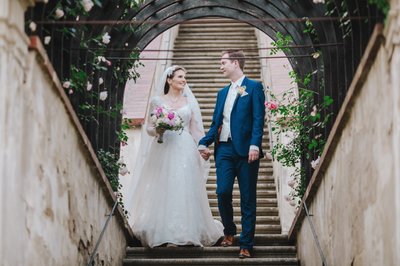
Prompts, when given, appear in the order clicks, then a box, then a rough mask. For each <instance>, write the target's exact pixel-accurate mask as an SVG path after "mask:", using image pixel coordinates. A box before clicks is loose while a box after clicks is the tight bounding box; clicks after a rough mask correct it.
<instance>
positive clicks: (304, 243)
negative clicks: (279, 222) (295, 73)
mask: <svg viewBox="0 0 400 266" xmlns="http://www.w3.org/2000/svg"><path fill="white" fill-rule="evenodd" d="M399 8H400V1H398V0H397V1H392V11H391V13H390V16H389V19H388V22H387V25H385V31H384V32H382V31H379V29H377V30H376V31H375V34H374V36H373V37H372V38H371V41H370V43H369V46H368V48H367V51H366V53H365V55H364V57H363V60H362V62H361V64H360V66H359V69H358V71H357V73H356V75H355V79H354V81H353V83H352V85H351V87H350V89H349V93H348V95H347V98H346V101H345V103H344V105H343V108H342V110H341V111H340V113H339V116H338V119H337V120H336V122H335V125H334V130H333V131H332V132H331V135H330V137H329V139H328V143H327V147H326V149H325V152H324V154H323V156H322V158H321V161H320V165H319V166H318V168H317V169H316V172H315V173H314V176H313V178H312V181H311V184H310V186H309V188H308V190H307V192H306V195H305V197H304V200H305V202H306V203H307V204H308V205H309V206H308V207H309V209H310V212H311V214H312V215H313V216H312V218H311V219H312V221H313V223H314V225H315V229H316V232H317V235H318V238H319V241H320V243H321V247H322V251H323V252H324V254H325V256H326V258H327V264H328V265H398V263H399V260H400V253H399V250H400V229H399V224H400V171H399V162H400V160H399V159H400V158H399V154H400V143H399V142H400V126H399V125H400V119H399V113H400V93H399V91H400V79H399V73H400V72H399V66H400V46H399V45H400V34H399V33H400V32H399V28H400V14H399V10H400V9H399ZM291 236H292V237H293V238H295V237H297V247H298V256H299V258H300V260H301V263H302V265H307V266H313V265H321V259H320V255H319V253H318V250H317V248H316V245H315V242H314V239H313V235H312V232H311V230H310V224H309V222H308V221H307V219H306V218H305V217H304V211H301V212H300V213H298V214H297V216H296V219H295V222H294V224H293V226H292V230H291Z"/></svg>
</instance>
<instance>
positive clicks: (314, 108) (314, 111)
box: [311, 105, 318, 116]
mask: <svg viewBox="0 0 400 266" xmlns="http://www.w3.org/2000/svg"><path fill="white" fill-rule="evenodd" d="M317 112H318V109H317V106H315V105H314V106H313V110H312V112H311V116H316V115H317Z"/></svg>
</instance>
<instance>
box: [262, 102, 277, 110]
mask: <svg viewBox="0 0 400 266" xmlns="http://www.w3.org/2000/svg"><path fill="white" fill-rule="evenodd" d="M265 107H267V108H268V109H269V110H277V109H278V107H279V105H278V103H276V102H265Z"/></svg>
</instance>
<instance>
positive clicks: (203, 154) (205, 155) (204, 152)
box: [199, 148, 211, 161]
mask: <svg viewBox="0 0 400 266" xmlns="http://www.w3.org/2000/svg"><path fill="white" fill-rule="evenodd" d="M199 152H200V155H201V157H203V159H204V160H206V161H207V160H208V159H209V158H210V156H211V152H210V150H209V149H208V148H207V149H204V150H199Z"/></svg>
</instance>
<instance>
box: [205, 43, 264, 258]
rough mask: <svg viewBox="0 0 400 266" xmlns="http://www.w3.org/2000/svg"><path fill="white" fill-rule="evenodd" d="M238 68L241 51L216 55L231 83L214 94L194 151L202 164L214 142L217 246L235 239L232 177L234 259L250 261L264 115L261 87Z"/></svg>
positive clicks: (242, 59)
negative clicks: (236, 192)
mask: <svg viewBox="0 0 400 266" xmlns="http://www.w3.org/2000/svg"><path fill="white" fill-rule="evenodd" d="M244 64H245V56H244V53H243V51H241V50H228V51H224V52H222V58H221V67H220V69H221V70H222V72H223V74H224V75H225V77H227V78H229V79H230V80H231V83H230V84H229V85H227V86H226V87H225V88H223V89H222V90H220V91H219V92H218V96H217V103H216V105H215V110H214V114H213V121H212V124H211V127H210V130H209V131H208V133H207V135H206V136H205V137H204V138H202V139H201V140H200V142H199V146H198V149H199V152H200V154H201V156H202V157H203V158H204V159H206V160H207V159H208V158H209V157H210V154H211V153H210V150H209V149H208V146H209V145H211V144H212V143H213V142H215V152H214V156H215V164H216V168H217V191H216V192H217V196H218V209H219V213H220V215H221V218H222V223H223V225H224V228H225V229H224V234H225V237H224V240H223V241H222V243H221V244H222V245H223V246H225V247H227V246H232V245H233V240H234V236H235V235H236V225H235V223H234V222H233V206H232V191H233V184H234V181H235V178H236V177H237V178H238V182H239V188H240V207H241V214H242V220H241V222H242V233H241V235H240V253H239V258H249V257H251V253H252V250H253V245H254V232H255V225H256V194H257V177H258V169H259V166H260V158H262V157H263V152H262V149H261V143H262V137H263V128H264V116H265V107H264V101H265V95H264V91H263V86H262V84H261V83H259V82H257V81H254V80H251V79H249V78H247V77H246V76H244V74H243V69H244Z"/></svg>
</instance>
